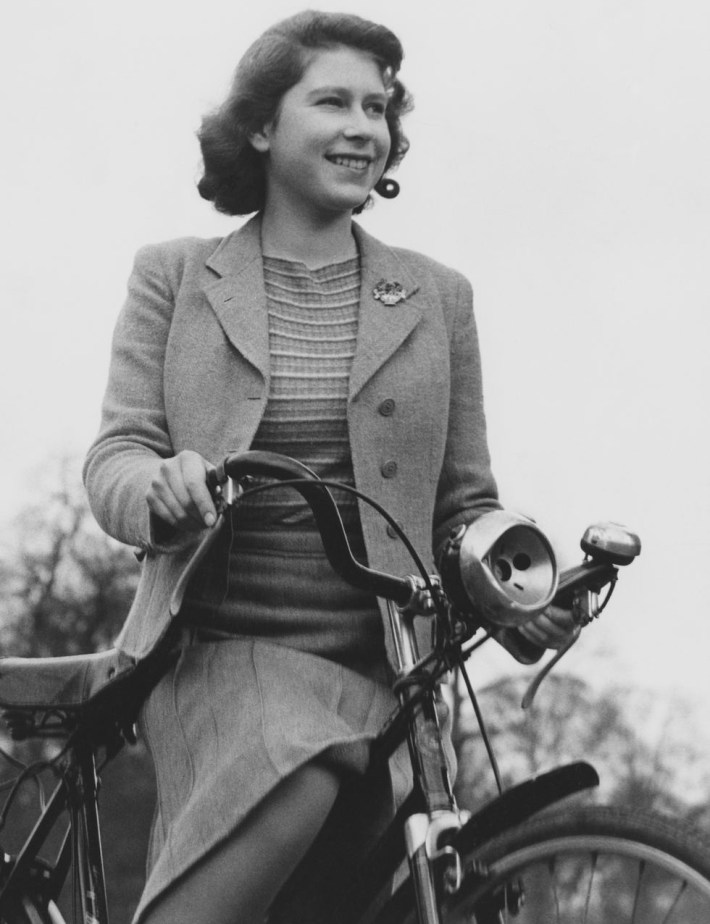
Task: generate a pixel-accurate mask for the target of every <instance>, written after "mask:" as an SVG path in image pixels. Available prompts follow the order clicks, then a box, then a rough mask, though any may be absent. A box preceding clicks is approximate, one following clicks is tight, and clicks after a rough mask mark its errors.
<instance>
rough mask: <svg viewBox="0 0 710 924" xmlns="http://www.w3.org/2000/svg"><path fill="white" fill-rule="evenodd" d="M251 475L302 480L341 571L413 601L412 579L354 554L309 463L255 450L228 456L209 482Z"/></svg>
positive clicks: (377, 590) (299, 487) (362, 585)
mask: <svg viewBox="0 0 710 924" xmlns="http://www.w3.org/2000/svg"><path fill="white" fill-rule="evenodd" d="M250 475H261V476H264V477H267V478H275V479H277V480H278V481H294V480H296V479H298V483H296V484H294V485H293V487H294V489H295V490H296V491H298V492H299V494H301V496H302V497H303V498H304V500H305V501H306V502H307V503H308V505H309V506H310V508H311V510H312V511H313V515H314V517H315V520H316V525H317V526H318V529H319V531H320V534H321V537H322V539H323V548H324V549H325V554H326V556H327V558H328V561H329V562H330V564H331V565H332V567H333V569H334V570H335V571H336V572H337V574H339V575H340V576H341V577H342V578H343V579H344V580H345V581H347V582H348V583H349V584H352V585H353V586H354V587H357V588H359V589H360V590H366V591H369V592H371V593H373V594H375V596H378V597H385V598H387V599H389V600H392V601H394V602H395V603H397V604H398V605H399V606H406V604H407V603H409V602H410V600H411V599H412V594H413V592H414V585H413V583H412V581H411V580H409V579H408V578H402V577H396V576H395V575H393V574H386V573H385V572H384V571H377V570H376V569H374V568H369V567H368V566H366V565H363V564H362V563H361V562H359V561H357V559H356V558H355V557H354V556H353V553H352V550H351V549H350V543H349V542H348V539H347V536H346V534H345V527H344V526H343V521H342V519H341V517H340V513H339V511H338V506H337V504H336V503H335V501H334V499H333V495H332V494H331V493H330V491H329V490H328V488H327V487H326V486H325V485H324V484H322V483H321V481H320V479H319V477H318V476H317V475H316V474H315V472H313V471H312V470H311V469H310V468H308V466H307V465H304V464H303V463H302V462H297V461H296V460H295V459H290V458H288V457H287V456H281V455H278V454H277V453H275V452H265V451H260V450H253V449H252V450H249V451H247V452H239V453H232V454H230V455H228V456H227V457H226V459H224V461H223V462H222V464H221V465H219V466H218V467H217V469H216V471H215V472H213V473H211V477H210V478H209V479H208V483H209V484H210V486H211V487H215V486H216V485H221V484H224V483H225V482H226V481H227V479H228V478H231V479H233V480H234V481H237V482H238V481H240V480H242V479H244V478H246V477H248V476H250ZM301 479H303V480H301Z"/></svg>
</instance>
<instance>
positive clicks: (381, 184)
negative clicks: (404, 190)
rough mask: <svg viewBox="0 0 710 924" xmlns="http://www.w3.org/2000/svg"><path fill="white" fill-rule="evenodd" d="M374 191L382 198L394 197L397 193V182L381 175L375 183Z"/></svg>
mask: <svg viewBox="0 0 710 924" xmlns="http://www.w3.org/2000/svg"><path fill="white" fill-rule="evenodd" d="M375 192H376V193H377V194H378V196H382V198H383V199H396V198H397V196H398V195H399V183H398V182H397V181H396V180H391V179H390V178H389V177H384V176H383V177H382V179H381V180H378V181H377V183H375Z"/></svg>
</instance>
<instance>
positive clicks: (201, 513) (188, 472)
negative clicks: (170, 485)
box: [181, 453, 217, 526]
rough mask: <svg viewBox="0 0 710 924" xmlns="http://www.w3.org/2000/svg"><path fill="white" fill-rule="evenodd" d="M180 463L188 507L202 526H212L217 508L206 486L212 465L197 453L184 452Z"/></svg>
mask: <svg viewBox="0 0 710 924" xmlns="http://www.w3.org/2000/svg"><path fill="white" fill-rule="evenodd" d="M181 465H182V474H183V484H184V487H185V491H186V494H187V499H188V500H187V507H188V509H189V510H190V511H191V513H192V514H193V516H194V517H195V518H196V519H198V520H199V522H200V524H201V525H202V526H213V525H214V523H215V521H216V519H217V508H216V507H215V504H214V501H213V499H212V495H211V493H210V490H209V488H208V487H207V474H208V472H209V471H210V469H211V468H213V466H211V465H210V464H209V463H208V462H207V460H206V459H203V458H202V456H201V455H199V454H198V453H185V454H184V456H183V458H182V460H181Z"/></svg>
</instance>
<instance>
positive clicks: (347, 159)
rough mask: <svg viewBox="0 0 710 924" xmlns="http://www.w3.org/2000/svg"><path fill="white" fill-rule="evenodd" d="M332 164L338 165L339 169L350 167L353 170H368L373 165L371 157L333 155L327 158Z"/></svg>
mask: <svg viewBox="0 0 710 924" xmlns="http://www.w3.org/2000/svg"><path fill="white" fill-rule="evenodd" d="M326 160H329V161H330V162H331V164H337V165H338V166H339V167H348V168H349V169H351V170H361V171H364V170H367V168H368V167H369V166H370V164H371V163H372V160H371V158H369V157H356V156H352V155H345V154H331V155H327V156H326Z"/></svg>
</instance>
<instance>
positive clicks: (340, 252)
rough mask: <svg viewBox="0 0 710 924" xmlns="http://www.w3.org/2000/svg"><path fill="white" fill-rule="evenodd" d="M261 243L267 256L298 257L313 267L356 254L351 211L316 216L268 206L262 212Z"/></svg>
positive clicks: (295, 258)
mask: <svg viewBox="0 0 710 924" xmlns="http://www.w3.org/2000/svg"><path fill="white" fill-rule="evenodd" d="M261 246H262V250H263V252H264V254H265V255H266V256H269V257H281V258H282V259H284V260H297V261H299V262H300V263H305V264H306V266H308V267H309V268H310V269H317V268H318V267H319V266H327V265H328V264H329V263H337V262H339V261H341V260H348V259H350V257H354V256H355V255H356V253H357V248H356V245H355V239H354V237H353V233H352V216H351V214H350V213H349V212H346V213H344V214H343V213H338V214H336V215H334V216H332V217H325V218H324V217H322V216H319V217H318V218H315V217H314V216H312V215H308V214H298V215H297V214H294V212H292V211H290V210H289V211H285V210H284V211H282V210H281V209H278V208H273V207H269V205H267V207H266V208H265V209H264V212H263V214H262V220H261Z"/></svg>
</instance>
